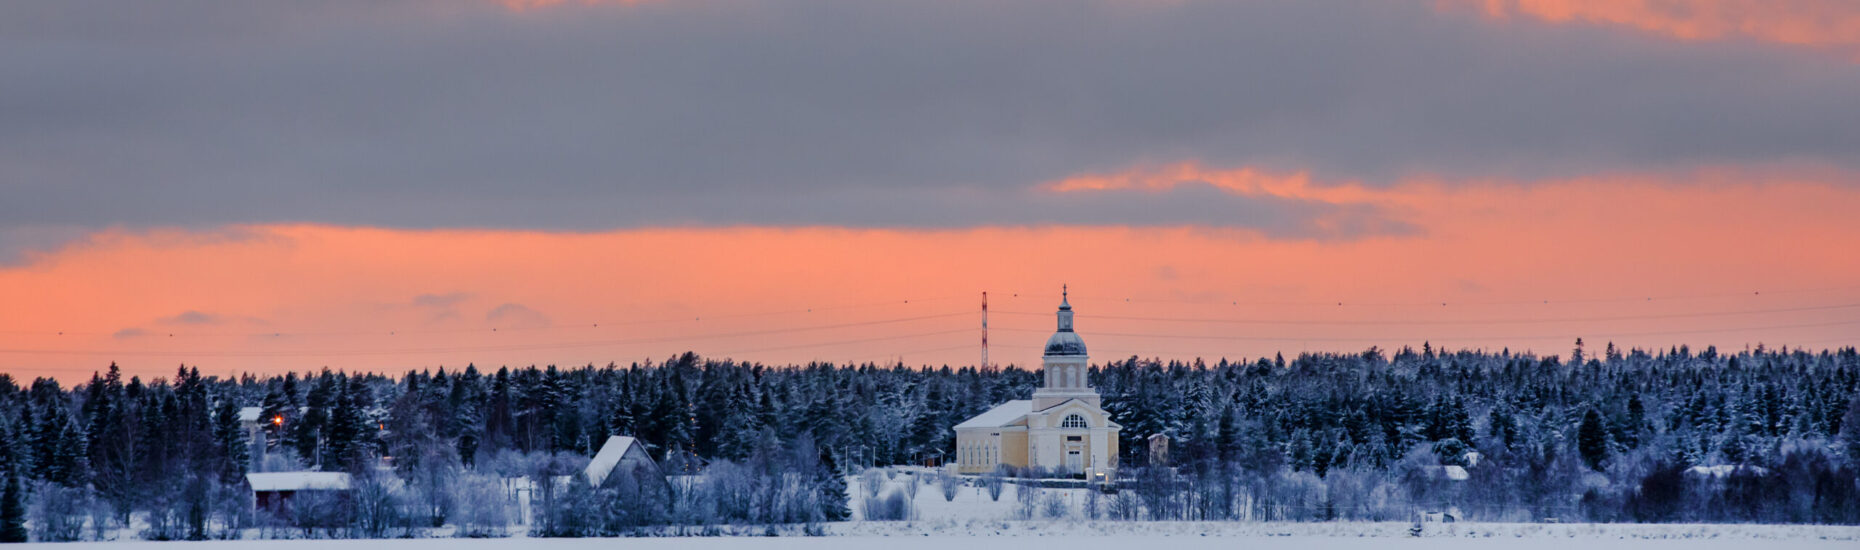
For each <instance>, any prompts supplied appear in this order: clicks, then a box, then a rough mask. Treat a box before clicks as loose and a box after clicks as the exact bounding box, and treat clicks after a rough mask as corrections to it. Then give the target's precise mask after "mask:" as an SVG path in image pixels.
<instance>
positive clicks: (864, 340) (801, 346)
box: [717, 328, 970, 355]
mask: <svg viewBox="0 0 1860 550" xmlns="http://www.w3.org/2000/svg"><path fill="white" fill-rule="evenodd" d="M969 330H970V329H966V328H962V329H956V330H944V331H938V332H924V333H918V334H904V335H899V336H879V337H873V338H859V339H856V340H840V341H837V342H820V343H814V344H796V345H791V346H776V347H766V348H758V349H747V350H737V351H727V352H723V353H719V354H717V355H735V354H739V353H761V352H765V351H783V350H791V349H804V348H819V347H828V346H843V345H849V344H863V343H867V342H882V341H885V340H903V339H906V338H922V337H925V336H944V335H949V334H960V333H966V332H969ZM959 347H963V348H967V347H969V346H966V345H965V346H959Z"/></svg>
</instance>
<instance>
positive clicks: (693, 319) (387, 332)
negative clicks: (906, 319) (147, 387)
mask: <svg viewBox="0 0 1860 550" xmlns="http://www.w3.org/2000/svg"><path fill="white" fill-rule="evenodd" d="M960 297H961V296H935V297H930V298H911V299H901V300H886V301H882V302H866V303H861V304H848V305H840V306H823V307H808V308H800V309H787V310H776V311H762V312H755V313H730V314H722V315H692V316H687V317H678V318H660V319H632V320H624V321H590V322H583V323H556V324H549V325H541V326H533V327H489V328H460V329H425V330H420V329H416V330H400V329H381V330H346V331H290V330H268V331H239V332H218V331H210V332H194V331H173V330H161V331H150V332H152V333H160V334H167V335H169V336H175V335H181V336H399V335H415V336H417V335H430V334H474V333H485V332H534V331H543V330H561V329H585V328H599V327H601V326H603V325H604V326H610V327H613V326H635V325H668V324H674V323H699V322H703V321H706V320H717V319H742V318H751V317H772V316H779V315H797V314H808V313H817V312H824V311H840V310H849V309H865V308H873V307H881V306H901V305H910V304H912V303H913V302H915V303H926V302H940V301H945V300H952V299H955V298H960ZM0 334H12V335H32V336H66V335H70V336H109V335H111V334H114V333H108V332H82V331H60V330H5V331H0Z"/></svg>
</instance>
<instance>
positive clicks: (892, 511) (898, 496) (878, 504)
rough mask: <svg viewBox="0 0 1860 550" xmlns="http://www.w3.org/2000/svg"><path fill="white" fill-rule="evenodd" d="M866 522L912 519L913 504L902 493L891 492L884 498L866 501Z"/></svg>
mask: <svg viewBox="0 0 1860 550" xmlns="http://www.w3.org/2000/svg"><path fill="white" fill-rule="evenodd" d="M865 519H866V521H901V520H907V519H911V504H910V501H908V500H905V497H904V493H903V492H902V491H895V490H894V491H890V492H887V493H885V496H884V498H869V499H866V500H865Z"/></svg>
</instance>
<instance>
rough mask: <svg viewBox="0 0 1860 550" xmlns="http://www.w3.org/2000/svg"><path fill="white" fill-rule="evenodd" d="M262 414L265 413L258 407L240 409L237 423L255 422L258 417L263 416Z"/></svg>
mask: <svg viewBox="0 0 1860 550" xmlns="http://www.w3.org/2000/svg"><path fill="white" fill-rule="evenodd" d="M264 412H265V409H263V408H260V407H240V408H239V421H240V422H245V423H248V424H249V423H252V422H257V421H258V415H260V414H263V413H264Z"/></svg>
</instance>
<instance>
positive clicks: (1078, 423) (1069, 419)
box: [1059, 414, 1086, 428]
mask: <svg viewBox="0 0 1860 550" xmlns="http://www.w3.org/2000/svg"><path fill="white" fill-rule="evenodd" d="M1059 427H1061V428H1084V427H1086V424H1085V417H1083V416H1079V415H1077V414H1069V415H1066V419H1065V421H1063V422H1060V423H1059Z"/></svg>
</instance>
